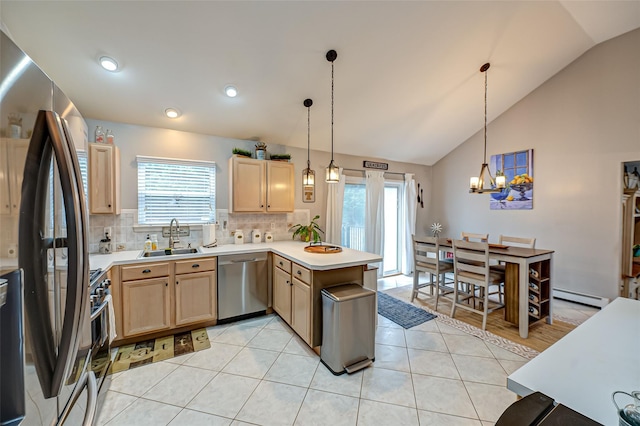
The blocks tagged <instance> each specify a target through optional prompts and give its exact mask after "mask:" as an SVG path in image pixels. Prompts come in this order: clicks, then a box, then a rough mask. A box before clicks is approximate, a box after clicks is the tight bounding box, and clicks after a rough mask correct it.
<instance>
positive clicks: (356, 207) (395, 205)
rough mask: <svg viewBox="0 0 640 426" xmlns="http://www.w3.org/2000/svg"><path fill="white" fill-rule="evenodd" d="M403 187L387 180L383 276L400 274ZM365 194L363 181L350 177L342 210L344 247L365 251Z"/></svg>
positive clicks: (385, 186) (385, 187) (362, 179)
mask: <svg viewBox="0 0 640 426" xmlns="http://www.w3.org/2000/svg"><path fill="white" fill-rule="evenodd" d="M403 191H404V185H403V182H400V181H385V185H384V216H385V224H384V254H383V275H385V276H386V275H394V274H398V273H399V272H400V265H401V264H402V261H401V253H402V251H401V245H402V235H403V234H402V229H403V228H402V223H401V220H400V219H401V217H402V209H403V203H402V200H403V198H404V194H403ZM365 200H366V192H365V182H364V178H354V177H351V176H348V177H347V180H346V184H345V187H344V205H343V210H342V245H343V246H345V247H349V248H352V249H355V250H365V229H364V223H365V209H366V206H365V204H366V201H365Z"/></svg>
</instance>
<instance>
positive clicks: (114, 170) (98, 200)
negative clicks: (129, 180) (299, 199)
mask: <svg viewBox="0 0 640 426" xmlns="http://www.w3.org/2000/svg"><path fill="white" fill-rule="evenodd" d="M89 211H90V213H91V214H120V150H119V149H118V147H117V146H115V145H108V144H101V143H91V144H89Z"/></svg>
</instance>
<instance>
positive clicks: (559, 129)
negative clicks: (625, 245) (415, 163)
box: [430, 30, 640, 298]
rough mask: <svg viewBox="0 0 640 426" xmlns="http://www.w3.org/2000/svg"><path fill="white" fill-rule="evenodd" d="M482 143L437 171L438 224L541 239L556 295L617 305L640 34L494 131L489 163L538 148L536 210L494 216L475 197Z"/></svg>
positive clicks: (548, 89) (568, 74) (587, 59)
mask: <svg viewBox="0 0 640 426" xmlns="http://www.w3.org/2000/svg"><path fill="white" fill-rule="evenodd" d="M489 59H492V58H489ZM496 66H500V65H499V63H498V64H497V65H496ZM488 102H489V108H491V86H490V85H489V94H488ZM482 143H483V141H482V131H480V132H478V133H477V134H476V135H474V136H473V137H471V138H470V139H469V140H467V141H466V142H465V143H464V144H462V145H461V146H459V147H458V148H457V149H455V150H454V151H453V152H451V153H450V154H449V155H447V156H446V157H445V158H443V159H442V160H441V161H439V162H438V163H437V164H435V165H434V166H433V170H432V171H433V187H434V190H433V195H432V198H431V205H432V212H431V215H430V218H431V220H437V221H440V222H442V223H444V224H445V226H446V228H445V229H446V233H447V234H448V235H450V236H454V237H457V236H459V234H460V232H461V231H463V230H464V231H471V232H489V234H490V235H489V237H490V240H491V241H497V239H498V236H499V235H500V234H501V233H502V234H506V235H521V236H532V237H536V238H537V243H536V247H540V248H548V249H553V250H555V251H556V252H555V255H554V260H555V267H554V270H555V282H554V286H556V287H559V288H564V289H569V290H573V291H578V292H582V293H587V294H593V295H597V296H602V297H609V298H614V297H616V296H617V295H618V284H619V282H620V261H621V260H620V256H621V214H622V213H621V211H622V207H621V206H622V205H621V191H622V162H624V161H638V160H640V30H635V31H632V32H630V33H627V34H624V35H622V36H620V37H617V38H615V39H612V40H609V41H607V42H605V43H602V44H600V45H597V46H595V47H594V48H592V49H591V50H589V51H588V52H586V53H585V54H584V55H582V56H581V57H580V58H578V59H577V60H576V61H574V62H573V63H571V64H570V65H569V66H567V67H566V68H565V69H564V70H562V71H561V72H559V73H558V74H556V75H555V76H554V77H552V78H551V79H549V80H548V81H547V82H546V83H544V84H543V85H542V86H540V87H539V88H538V89H536V90H535V91H534V92H532V93H531V94H529V95H528V96H527V97H525V98H524V99H523V100H522V101H520V102H519V103H517V104H516V105H514V106H513V107H512V108H510V109H509V110H508V111H506V112H505V113H504V114H502V115H501V116H500V117H498V118H497V119H495V120H494V121H493V122H492V123H490V125H489V127H488V133H487V157H489V156H491V155H494V154H499V153H502V152H513V151H517V150H524V149H528V148H533V149H534V154H533V161H534V166H533V168H534V179H535V183H534V185H535V191H534V192H535V194H534V199H533V210H528V211H523V210H520V211H496V210H489V195H488V194H484V195H478V194H469V193H468V185H469V177H470V176H474V175H477V173H478V171H479V170H480V165H481V162H482V149H483V148H482ZM493 172H494V173H495V170H494V171H493Z"/></svg>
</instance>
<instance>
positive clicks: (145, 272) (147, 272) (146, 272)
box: [142, 269, 151, 274]
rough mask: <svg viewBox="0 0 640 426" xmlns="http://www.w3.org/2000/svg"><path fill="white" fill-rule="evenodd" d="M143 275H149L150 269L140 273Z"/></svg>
mask: <svg viewBox="0 0 640 426" xmlns="http://www.w3.org/2000/svg"><path fill="white" fill-rule="evenodd" d="M142 273H143V274H149V273H151V269H145V270H144V271H142Z"/></svg>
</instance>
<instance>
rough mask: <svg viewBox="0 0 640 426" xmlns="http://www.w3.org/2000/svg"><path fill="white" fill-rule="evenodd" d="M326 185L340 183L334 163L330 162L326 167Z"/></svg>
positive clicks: (337, 168)
mask: <svg viewBox="0 0 640 426" xmlns="http://www.w3.org/2000/svg"><path fill="white" fill-rule="evenodd" d="M326 170H327V176H326V180H327V183H338V182H339V181H340V168H339V167H338V166H336V163H334V162H333V160H331V163H329V167H327V169H326Z"/></svg>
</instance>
